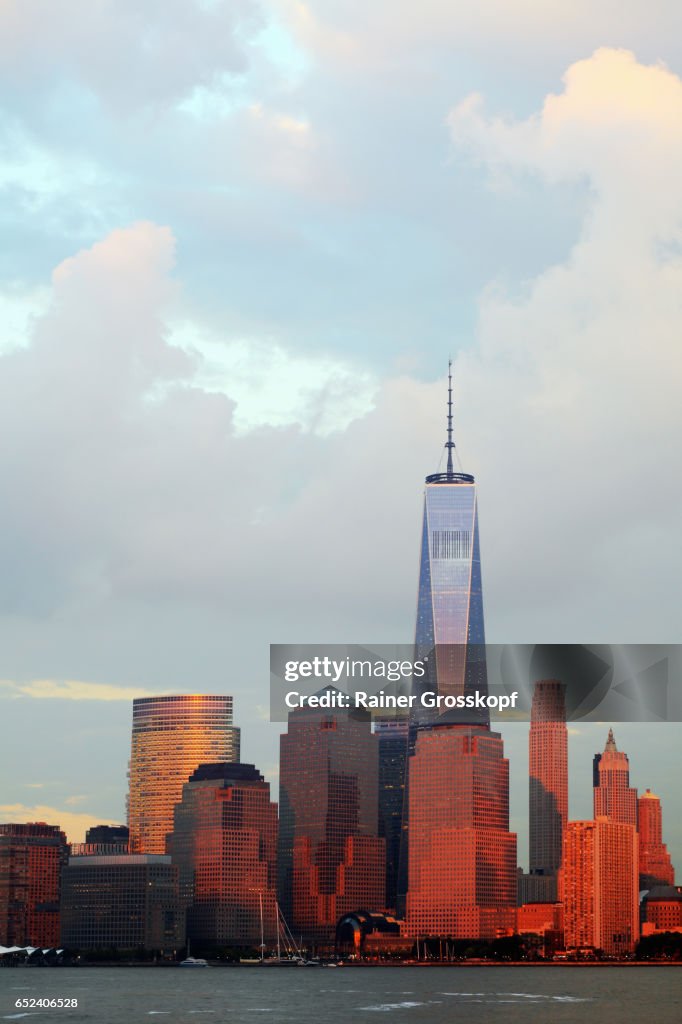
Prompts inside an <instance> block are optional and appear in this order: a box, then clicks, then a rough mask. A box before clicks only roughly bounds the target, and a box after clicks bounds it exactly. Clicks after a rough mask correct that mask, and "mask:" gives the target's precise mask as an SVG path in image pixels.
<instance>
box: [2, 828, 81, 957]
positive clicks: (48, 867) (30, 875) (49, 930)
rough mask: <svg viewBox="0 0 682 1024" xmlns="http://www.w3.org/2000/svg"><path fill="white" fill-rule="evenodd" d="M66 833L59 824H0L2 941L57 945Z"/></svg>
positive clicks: (4, 942)
mask: <svg viewBox="0 0 682 1024" xmlns="http://www.w3.org/2000/svg"><path fill="white" fill-rule="evenodd" d="M66 856H67V845H66V836H65V835H64V833H63V832H62V831H61V829H60V828H59V826H58V825H46V824H45V822H42V821H39V822H33V823H31V824H28V825H23V824H19V825H14V824H7V825H0V945H2V946H41V947H43V948H46V949H48V948H49V949H51V948H54V947H56V946H58V945H59V899H60V879H61V869H62V865H63V864H64V863H65V861H66Z"/></svg>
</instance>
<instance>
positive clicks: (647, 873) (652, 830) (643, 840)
mask: <svg viewBox="0 0 682 1024" xmlns="http://www.w3.org/2000/svg"><path fill="white" fill-rule="evenodd" d="M637 808H638V820H639V888H640V890H642V889H653V888H654V887H656V886H664V885H674V884H675V869H674V868H673V865H672V862H671V860H670V854H669V853H668V848H667V846H666V845H665V843H664V842H663V816H662V812H661V801H660V800H659V798H658V797H657V796H656V794H655V793H652V792H651V790H650V789H647V791H646V793H642V795H641V796H640V798H639V800H638V801H637Z"/></svg>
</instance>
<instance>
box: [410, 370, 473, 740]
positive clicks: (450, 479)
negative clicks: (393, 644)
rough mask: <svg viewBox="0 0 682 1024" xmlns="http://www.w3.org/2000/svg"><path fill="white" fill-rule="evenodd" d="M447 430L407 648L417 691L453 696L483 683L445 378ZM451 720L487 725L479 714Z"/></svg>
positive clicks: (464, 501)
mask: <svg viewBox="0 0 682 1024" xmlns="http://www.w3.org/2000/svg"><path fill="white" fill-rule="evenodd" d="M447 423H448V426H447V441H446V442H445V450H446V453H447V463H446V469H445V472H437V473H432V474H430V475H429V476H427V477H426V487H425V491H424V519H423V526H422V541H421V556H420V564H419V592H418V599H417V628H416V635H415V646H416V657H417V658H420V659H421V658H426V659H427V660H428V664H429V670H428V673H427V675H426V676H425V677H424V678H423V680H422V681H421V683H420V686H419V691H420V692H421V691H424V690H433V691H436V692H437V693H439V694H443V695H460V694H466V693H469V692H471V691H472V690H485V689H486V687H487V681H486V671H485V656H484V647H483V645H484V644H485V632H484V628H483V592H482V587H481V555H480V547H479V536H478V508H477V502H476V483H475V480H474V477H473V476H472V475H471V474H470V473H463V472H462V471H461V470H460V469H455V457H454V456H455V443H454V441H453V439H452V376H451V374H450V373H449V374H448V415H447ZM446 715H447V719H448V720H449V721H453V720H455V716H453V715H452V714H451V713H446ZM439 717H442V716H439ZM456 719H457V720H460V721H462V720H466V721H472V720H474V721H476V722H478V723H479V724H486V723H487V721H488V717H487V713H485V714H481V713H480V712H479V713H478V714H477V715H476V716H474V715H472V714H471V713H469V714H468V715H467V714H462V712H458V713H457V716H456Z"/></svg>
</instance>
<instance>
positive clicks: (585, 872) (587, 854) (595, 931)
mask: <svg viewBox="0 0 682 1024" xmlns="http://www.w3.org/2000/svg"><path fill="white" fill-rule="evenodd" d="M563 861H564V863H563V903H564V931H565V942H566V948H567V949H594V950H601V951H602V952H603V953H604V954H606V955H607V956H615V957H619V956H625V955H627V954H629V953H632V952H633V951H634V949H635V946H636V944H637V940H638V938H639V890H638V843H637V831H636V829H635V826H634V825H631V824H627V823H624V822H619V821H614V820H611V819H609V818H605V817H598V818H596V819H595V820H594V821H569V822H568V824H567V826H566V831H565V834H564V857H563Z"/></svg>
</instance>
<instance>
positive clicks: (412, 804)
mask: <svg viewBox="0 0 682 1024" xmlns="http://www.w3.org/2000/svg"><path fill="white" fill-rule="evenodd" d="M409 822H410V830H409V842H410V847H409V849H410V855H409V886H408V893H407V927H408V931H409V934H410V935H412V936H413V937H415V938H419V937H420V936H443V937H445V936H448V937H451V938H472V939H473V938H488V939H492V938H495V937H497V936H498V935H500V934H504V933H505V932H511V931H513V929H514V924H515V913H516V835H515V834H514V833H511V832H510V831H509V762H508V761H507V759H506V758H505V757H504V751H503V745H502V737H501V736H500V734H499V733H496V732H491V731H490V730H489V729H486V728H483V727H481V726H463V725H439V726H436V727H434V728H431V729H420V730H419V731H418V733H417V738H416V747H415V751H414V753H413V754H412V756H411V757H410V784H409Z"/></svg>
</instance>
